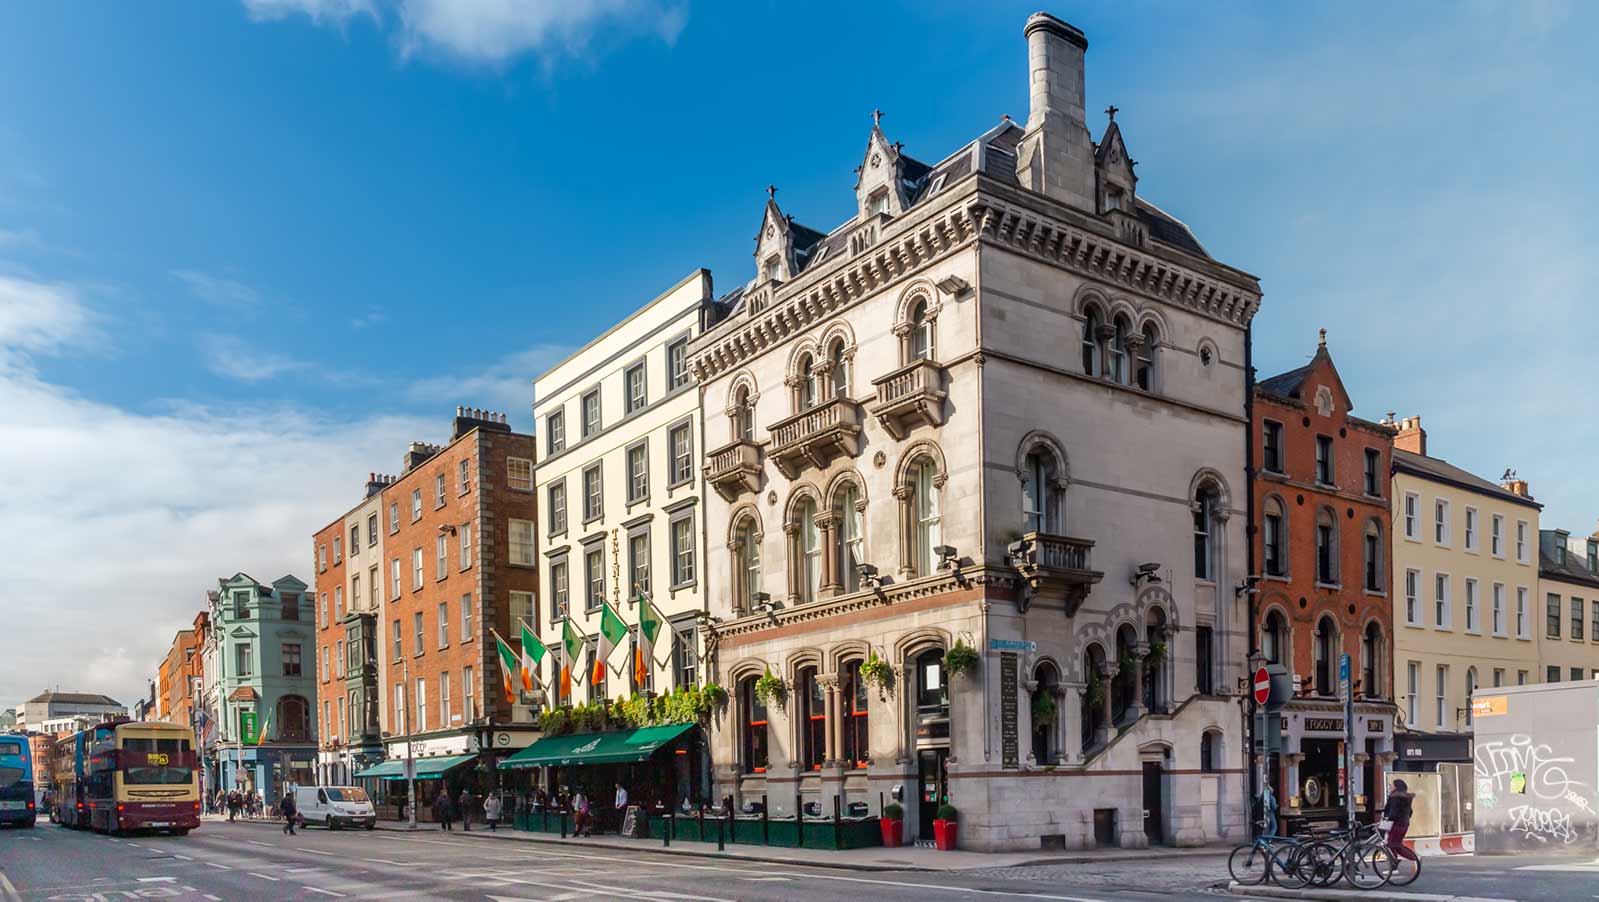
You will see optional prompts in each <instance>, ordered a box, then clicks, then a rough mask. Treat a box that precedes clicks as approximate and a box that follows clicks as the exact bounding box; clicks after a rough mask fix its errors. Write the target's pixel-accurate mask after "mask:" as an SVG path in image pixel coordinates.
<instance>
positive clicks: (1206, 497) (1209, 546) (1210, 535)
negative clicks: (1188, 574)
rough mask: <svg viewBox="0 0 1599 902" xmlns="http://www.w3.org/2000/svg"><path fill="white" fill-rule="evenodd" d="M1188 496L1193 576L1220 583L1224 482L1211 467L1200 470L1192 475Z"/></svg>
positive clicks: (1222, 556) (1225, 492)
mask: <svg viewBox="0 0 1599 902" xmlns="http://www.w3.org/2000/svg"><path fill="white" fill-rule="evenodd" d="M1188 497H1189V499H1190V502H1189V510H1190V512H1191V513H1192V515H1193V530H1194V578H1195V579H1199V580H1206V581H1210V582H1218V583H1219V582H1221V581H1222V577H1223V576H1225V574H1224V573H1223V572H1222V570H1223V562H1224V561H1226V559H1227V556H1226V548H1225V545H1226V531H1225V529H1224V526H1225V524H1226V522H1227V512H1228V507H1229V505H1228V502H1227V499H1228V492H1227V483H1226V481H1225V480H1223V479H1222V478H1221V474H1219V473H1216V472H1215V471H1214V470H1210V469H1204V470H1201V471H1200V472H1199V473H1197V474H1196V475H1195V476H1194V479H1193V482H1192V483H1191V489H1190V494H1189V496H1188Z"/></svg>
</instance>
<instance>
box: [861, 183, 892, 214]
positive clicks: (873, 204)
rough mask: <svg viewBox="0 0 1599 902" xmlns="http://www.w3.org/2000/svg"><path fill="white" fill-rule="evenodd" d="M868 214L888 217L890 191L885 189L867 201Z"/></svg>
mask: <svg viewBox="0 0 1599 902" xmlns="http://www.w3.org/2000/svg"><path fill="white" fill-rule="evenodd" d="M866 212H868V213H870V214H872V215H873V216H886V215H888V189H886V188H885V189H884V190H882V191H879V192H877V193H876V194H873V195H872V196H871V197H870V198H868V199H867V201H866Z"/></svg>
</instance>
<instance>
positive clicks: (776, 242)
mask: <svg viewBox="0 0 1599 902" xmlns="http://www.w3.org/2000/svg"><path fill="white" fill-rule="evenodd" d="M793 277H794V229H793V228H792V223H790V222H789V220H788V217H786V216H784V215H783V211H782V210H780V209H778V206H777V189H776V188H767V189H766V212H765V214H764V215H763V216H762V217H761V230H760V231H759V232H758V233H756V235H755V284H756V285H764V284H766V283H768V282H773V281H777V282H786V281H788V280H789V279H791V278H793Z"/></svg>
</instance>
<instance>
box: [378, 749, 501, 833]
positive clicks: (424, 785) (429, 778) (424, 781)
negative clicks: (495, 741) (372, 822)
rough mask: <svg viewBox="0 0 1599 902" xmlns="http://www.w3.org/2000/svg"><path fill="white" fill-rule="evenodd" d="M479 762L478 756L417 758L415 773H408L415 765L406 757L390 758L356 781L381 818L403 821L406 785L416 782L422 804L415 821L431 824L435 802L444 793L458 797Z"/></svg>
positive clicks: (417, 794) (417, 792) (418, 799)
mask: <svg viewBox="0 0 1599 902" xmlns="http://www.w3.org/2000/svg"><path fill="white" fill-rule="evenodd" d="M477 760H478V756H477V755H476V754H475V753H474V754H467V755H438V756H435V757H432V758H417V759H415V761H414V767H415V772H414V774H407V770H408V769H409V767H410V766H411V765H412V764H413V762H412V761H411V760H410V759H406V758H391V759H389V760H388V761H384V762H383V763H381V764H376V765H373V766H372V767H369V768H367V769H366V770H363V771H361V772H360V773H358V774H356V775H355V781H356V785H358V786H360V787H361V788H363V789H365V790H366V793H367V795H369V796H371V797H372V803H373V804H374V805H376V806H377V809H378V817H380V818H385V819H387V820H404V819H405V802H406V791H407V785H408V782H409V780H410V779H414V780H415V784H416V798H417V801H418V802H419V805H418V807H417V809H416V819H417V820H419V821H431V820H432V819H433V800H434V799H436V798H438V795H439V793H441V792H447V793H449V794H450V798H452V799H454V798H456V797H458V796H459V794H460V788H461V786H462V785H463V784H464V783H467V782H470V781H469V773H468V772H469V771H470V770H471V768H469V767H468V765H470V764H471V763H472V762H474V761H477ZM467 788H469V789H470V788H472V787H470V786H468V787H467Z"/></svg>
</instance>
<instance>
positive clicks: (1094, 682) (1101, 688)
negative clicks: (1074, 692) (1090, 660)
mask: <svg viewBox="0 0 1599 902" xmlns="http://www.w3.org/2000/svg"><path fill="white" fill-rule="evenodd" d="M1084 694H1085V695H1087V697H1088V703H1089V704H1090V705H1093V706H1095V707H1098V706H1100V705H1103V704H1104V703H1105V680H1104V678H1103V677H1101V676H1100V675H1099V674H1097V673H1096V674H1094V675H1093V676H1090V677H1089V678H1088V688H1087V689H1086V690H1085V691H1084Z"/></svg>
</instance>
